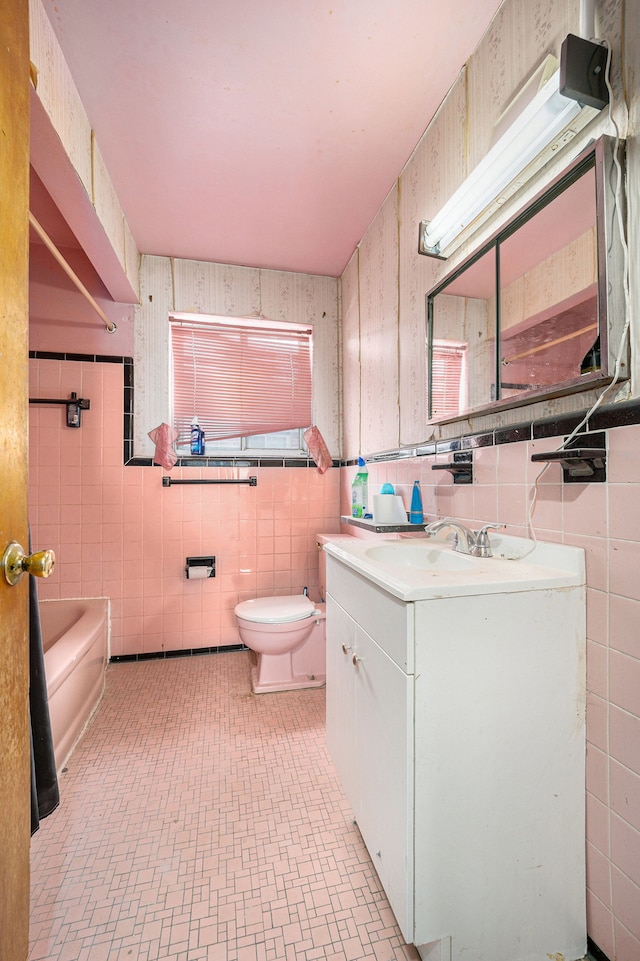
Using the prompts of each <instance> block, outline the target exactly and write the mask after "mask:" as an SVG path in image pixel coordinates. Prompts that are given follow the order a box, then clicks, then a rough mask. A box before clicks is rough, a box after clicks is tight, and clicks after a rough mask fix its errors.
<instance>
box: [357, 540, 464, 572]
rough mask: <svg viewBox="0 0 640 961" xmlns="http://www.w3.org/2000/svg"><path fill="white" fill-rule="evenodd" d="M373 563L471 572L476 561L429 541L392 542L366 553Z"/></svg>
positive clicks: (422, 569)
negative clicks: (435, 545) (434, 545)
mask: <svg viewBox="0 0 640 961" xmlns="http://www.w3.org/2000/svg"><path fill="white" fill-rule="evenodd" d="M366 555H367V557H368V558H370V559H371V560H372V561H381V562H382V563H383V564H392V565H393V566H395V567H413V568H416V569H417V570H420V571H464V570H471V568H472V567H473V563H474V559H473V558H471V557H468V556H466V555H463V554H457V553H455V552H454V551H452V550H450V549H445V550H443V549H442V548H437V547H436V548H434V547H433V545H432V544H431V543H430V542H429V541H411V542H410V543H409V542H407V541H392V542H390V543H386V544H381V545H379V546H378V547H370V548H369V550H368V551H367V552H366Z"/></svg>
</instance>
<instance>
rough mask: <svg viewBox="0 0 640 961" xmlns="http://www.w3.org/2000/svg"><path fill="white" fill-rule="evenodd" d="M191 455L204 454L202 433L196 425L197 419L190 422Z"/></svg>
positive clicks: (197, 424)
mask: <svg viewBox="0 0 640 961" xmlns="http://www.w3.org/2000/svg"><path fill="white" fill-rule="evenodd" d="M191 453H192V454H204V431H203V430H202V428H201V427H200V425H199V423H198V418H197V417H194V418H193V420H192V421H191Z"/></svg>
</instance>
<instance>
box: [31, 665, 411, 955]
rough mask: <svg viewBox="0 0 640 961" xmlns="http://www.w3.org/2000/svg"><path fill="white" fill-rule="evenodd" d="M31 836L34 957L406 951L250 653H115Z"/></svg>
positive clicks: (313, 763) (357, 848)
mask: <svg viewBox="0 0 640 961" xmlns="http://www.w3.org/2000/svg"><path fill="white" fill-rule="evenodd" d="M60 787H61V798H62V800H61V805H60V807H59V809H58V810H57V811H56V812H54V814H52V815H51V816H50V817H49V818H47V819H46V820H45V821H43V822H42V823H41V826H40V830H39V831H38V832H37V834H36V835H34V837H33V840H32V907H31V945H30V952H29V961H44V959H46V961H102V959H104V961H116V959H117V961H120V959H125V958H126V959H136V961H152V959H153V961H155V959H157V958H163V959H169V961H315V959H326V961H359V959H365V958H367V959H369V958H370V959H371V961H403V959H404V961H407V959H412V961H415V959H417V957H418V955H417V953H416V951H415V949H414V948H413V947H410V946H407V945H405V943H404V941H403V939H402V936H401V935H400V932H399V930H398V928H397V927H396V925H395V920H394V918H393V914H392V913H391V911H390V909H389V905H388V902H387V900H386V897H385V895H384V892H383V891H382V889H381V886H380V882H379V880H378V877H377V875H376V873H375V871H374V869H373V866H372V864H371V861H370V858H369V855H368V853H367V851H366V849H365V847H364V844H363V842H362V839H361V837H360V834H359V832H358V829H357V827H356V826H355V824H354V823H353V817H352V814H351V811H350V809H349V806H348V804H347V802H346V800H345V798H344V795H343V793H342V790H341V788H340V785H339V783H338V781H337V777H336V775H335V772H334V770H333V766H332V763H331V761H330V760H329V757H328V755H327V752H326V749H325V742H324V691H323V690H312V691H301V692H290V693H285V694H274V695H262V696H255V695H253V694H251V692H250V686H249V668H248V655H247V654H246V653H225V654H214V655H208V656H202V657H192V658H179V659H169V660H153V661H144V662H140V663H135V664H127V663H125V664H116V665H111V666H110V667H109V669H108V674H107V690H106V694H105V697H104V700H103V702H102V705H101V707H100V710H99V711H98V712H97V714H96V715H95V716H94V719H93V721H92V723H91V725H90V727H89V729H88V730H87V732H86V734H85V736H84V737H83V739H82V741H81V742H80V744H79V745H78V747H77V748H76V750H75V752H74V754H73V755H72V756H71V758H70V760H69V761H68V763H67V767H66V769H65V771H64V772H63V773H62V774H61V776H60Z"/></svg>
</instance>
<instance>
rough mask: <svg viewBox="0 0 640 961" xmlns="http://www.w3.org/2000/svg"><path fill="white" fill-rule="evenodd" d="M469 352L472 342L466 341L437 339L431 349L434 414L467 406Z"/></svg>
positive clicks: (456, 410)
mask: <svg viewBox="0 0 640 961" xmlns="http://www.w3.org/2000/svg"><path fill="white" fill-rule="evenodd" d="M467 355H468V345H467V344H466V343H465V342H462V341H453V340H434V342H433V348H432V352H431V415H432V416H433V417H446V416H447V415H449V414H457V413H458V411H459V410H464V409H465V407H466V405H467V396H466V395H467ZM427 393H428V390H427ZM427 403H428V398H427Z"/></svg>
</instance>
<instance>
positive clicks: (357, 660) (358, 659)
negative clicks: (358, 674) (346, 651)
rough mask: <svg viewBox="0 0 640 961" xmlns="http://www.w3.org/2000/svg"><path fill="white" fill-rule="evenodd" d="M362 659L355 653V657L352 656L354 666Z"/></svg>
mask: <svg viewBox="0 0 640 961" xmlns="http://www.w3.org/2000/svg"><path fill="white" fill-rule="evenodd" d="M361 660H362V658H361V657H359V656H358V655H357V654H354V655H353V657H352V658H351V661H352V663H353V666H354V667H357V666H358V664H359V663H360V661H361Z"/></svg>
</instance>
